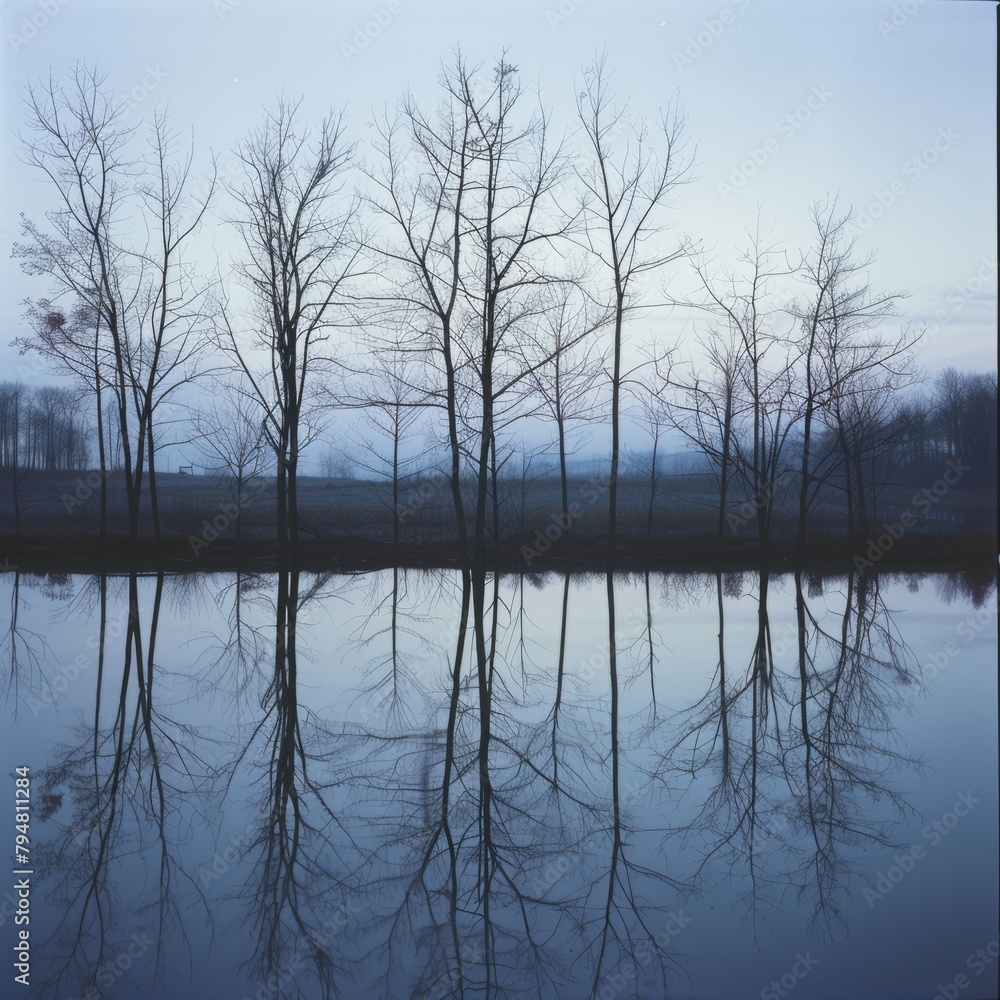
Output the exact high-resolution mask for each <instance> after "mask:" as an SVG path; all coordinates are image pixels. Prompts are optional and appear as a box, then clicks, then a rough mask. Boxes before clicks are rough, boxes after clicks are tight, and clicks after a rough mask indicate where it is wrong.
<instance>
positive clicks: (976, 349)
mask: <svg viewBox="0 0 1000 1000" xmlns="http://www.w3.org/2000/svg"><path fill="white" fill-rule="evenodd" d="M2 25H3V43H2V47H3V52H4V56H3V61H2V65H3V94H4V100H3V122H2V126H3V129H4V135H5V136H7V139H6V140H5V142H4V143H3V148H2V157H3V158H2V161H0V171H2V177H3V195H4V200H3V206H2V216H0V244H2V246H3V254H2V257H3V259H2V260H0V287H2V291H3V298H2V302H3V318H2V322H0V340H2V342H0V360H2V361H3V362H5V363H9V362H10V361H11V359H13V358H14V357H15V354H14V352H13V351H12V350H11V349H10V348H9V346H8V344H9V341H10V340H11V339H12V338H13V337H14V336H16V335H17V334H18V333H19V332H20V329H21V325H22V322H23V321H22V319H21V313H22V307H21V306H20V304H19V303H20V302H21V300H22V299H24V298H25V297H26V296H31V297H33V298H40V297H43V296H44V295H45V294H46V292H47V289H46V287H45V281H44V279H42V278H26V277H24V276H22V275H21V274H20V272H19V269H18V266H17V264H16V262H14V261H11V260H10V246H11V243H12V242H13V241H15V240H17V239H18V238H19V236H20V231H19V223H18V213H19V212H21V211H24V212H26V213H27V214H28V215H29V216H30V217H33V218H36V219H39V220H40V219H41V216H42V213H43V212H44V210H45V208H46V206H47V205H48V204H50V203H51V200H50V195H51V193H50V192H49V191H48V190H47V189H46V187H45V185H44V184H43V183H42V182H41V181H40V180H39V179H38V178H37V177H35V176H34V175H33V174H32V172H30V171H29V170H28V168H26V167H24V166H23V165H22V164H20V163H19V161H18V160H17V157H16V153H15V142H14V139H13V133H14V132H15V131H16V130H17V129H18V128H19V127H20V125H21V122H22V119H23V110H22V108H21V104H20V99H21V95H22V93H23V87H24V84H25V83H26V82H28V81H29V80H32V79H37V78H39V77H41V76H47V75H48V74H49V72H50V70H51V71H52V72H53V73H54V74H56V75H57V76H59V75H63V74H65V72H66V71H67V70H68V69H70V68H71V67H72V66H73V64H74V63H75V62H76V61H77V60H84V61H86V62H87V63H89V64H96V65H97V66H99V67H100V68H102V69H104V70H106V71H107V72H108V74H109V80H108V85H109V87H111V88H112V89H113V90H114V91H116V92H118V93H120V94H122V95H128V94H131V96H132V100H133V103H134V104H135V108H134V110H133V111H132V112H131V114H132V115H133V116H134V117H135V120H136V121H138V120H139V119H140V118H142V117H143V116H147V115H148V114H149V113H150V112H151V111H152V109H153V107H154V106H159V105H166V106H167V107H168V108H169V112H170V116H171V120H172V123H173V124H174V125H175V126H176V127H179V128H183V129H188V128H192V129H193V131H194V138H195V143H196V149H197V153H198V157H199V160H198V162H199V164H200V166H201V168H202V169H205V168H206V167H207V161H208V156H209V151H210V150H211V151H215V152H216V153H217V154H218V155H219V157H220V161H221V163H222V165H223V168H225V164H226V163H227V162H228V161H231V159H232V157H231V156H230V155H229V152H230V150H231V149H232V147H233V144H234V143H235V142H236V141H238V140H239V139H240V138H241V136H243V135H244V133H245V132H246V131H247V130H248V129H249V128H250V127H252V126H253V125H254V124H255V123H256V122H257V121H258V120H259V119H260V116H261V113H262V110H263V108H264V107H265V106H272V105H273V103H274V98H275V96H276V95H277V94H278V93H279V92H281V91H283V92H284V93H286V94H288V95H292V96H302V97H303V98H304V111H305V113H306V114H307V115H308V116H309V117H310V118H313V119H316V120H318V119H319V118H321V117H322V115H323V113H324V112H325V111H326V110H327V109H329V108H330V107H335V108H340V107H343V108H345V109H346V112H347V120H348V123H349V128H350V130H351V131H352V133H353V134H354V135H355V136H356V137H357V138H358V140H359V141H360V142H361V146H362V150H363V151H364V144H365V142H366V128H365V123H366V120H368V119H369V118H370V115H371V111H372V109H373V108H376V109H380V108H382V107H383V106H384V105H389V106H390V107H391V106H393V105H394V104H395V102H396V101H397V99H398V97H399V96H400V94H402V93H403V92H404V91H405V90H406V89H407V88H409V89H411V90H412V91H413V92H414V94H416V95H417V96H418V97H419V96H421V95H424V94H426V95H428V97H429V98H430V99H431V100H434V99H436V94H435V85H436V80H437V77H438V73H439V69H440V64H441V62H442V60H445V59H448V58H449V55H450V53H451V52H452V51H453V50H454V48H455V46H456V45H461V46H462V48H463V50H464V51H465V53H466V54H467V56H468V57H469V59H470V60H472V61H480V60H482V61H487V62H488V61H490V60H492V59H494V58H495V57H496V56H497V55H499V53H500V52H501V51H502V50H503V48H505V47H506V48H508V49H509V53H508V59H509V61H510V62H512V63H514V64H515V65H516V66H517V67H518V68H519V70H520V75H521V77H522V81H523V82H524V83H526V84H528V85H532V86H533V85H535V84H536V83H537V85H538V86H539V87H540V88H541V90H542V95H543V98H544V101H545V103H546V105H547V106H549V107H550V108H551V110H552V114H553V119H554V121H555V123H556V124H557V125H559V126H560V127H561V126H563V125H565V126H566V127H571V126H572V125H573V114H574V93H575V90H574V80H578V79H579V78H580V73H581V68H582V67H583V65H584V64H585V63H587V62H589V61H590V60H591V59H592V57H593V56H594V54H595V52H596V51H598V50H599V49H600V48H601V47H603V46H606V47H607V55H608V64H609V66H610V67H611V68H612V69H613V70H614V73H615V77H614V83H615V89H616V90H617V92H618V94H619V95H620V97H621V98H622V99H623V101H625V102H627V104H628V107H629V109H630V110H632V111H634V112H636V113H641V114H645V115H648V116H650V117H655V116H656V115H657V111H658V109H659V108H660V107H662V106H663V105H664V104H665V103H666V102H667V101H669V100H671V99H675V98H676V99H678V100H679V102H680V104H681V105H682V107H683V109H684V111H685V112H686V114H687V128H686V132H687V137H688V141H689V149H690V151H691V152H693V153H694V154H695V163H694V168H693V173H694V175H695V176H696V177H697V180H696V181H694V182H693V183H691V184H688V185H686V186H685V187H684V188H682V189H681V190H680V191H679V192H678V194H677V197H676V199H675V211H674V213H673V220H674V223H675V226H676V229H675V233H676V235H677V236H678V237H679V236H680V235H681V234H687V235H688V236H690V237H691V238H693V239H695V240H698V241H701V243H702V244H703V245H705V246H707V247H715V248H716V252H717V254H718V255H719V256H720V257H721V258H722V259H723V260H725V259H727V258H729V257H732V256H733V247H734V245H737V244H742V243H743V242H745V234H744V230H745V229H746V228H747V227H750V228H752V227H753V226H754V224H755V220H756V217H757V210H758V205H760V206H761V220H762V224H763V226H764V228H769V229H771V230H772V238H773V239H774V240H781V241H785V242H787V245H788V247H789V249H790V250H791V251H793V253H797V251H798V250H799V249H800V248H806V247H807V246H808V244H809V241H810V238H811V232H810V226H809V220H808V212H809V207H810V204H811V203H812V202H813V201H814V200H816V199H823V198H825V197H827V196H828V195H837V196H838V197H839V203H840V204H841V205H842V206H844V207H847V206H853V207H854V208H855V210H857V211H858V212H859V213H860V214H859V217H858V218H859V227H858V231H859V232H860V235H861V245H862V246H863V247H864V248H865V249H873V250H876V251H877V252H878V261H877V264H876V266H875V269H874V273H873V280H874V284H875V285H876V287H880V288H887V289H909V291H910V292H911V293H912V294H911V297H910V298H909V299H908V300H907V301H906V302H905V303H904V305H903V308H904V310H905V314H906V316H905V318H907V319H910V320H913V321H914V322H917V323H927V324H930V326H931V335H930V336H929V338H928V339H927V340H926V342H925V345H924V347H923V349H922V360H923V361H924V362H925V363H926V364H927V365H928V366H929V367H930V368H931V369H934V368H938V367H940V366H944V365H955V366H957V367H959V368H964V369H977V370H987V369H992V368H994V367H995V348H994V328H995V307H996V244H995V220H996V154H995V150H996V134H995V125H996V108H995V94H996V31H995V9H994V5H993V4H991V3H980V2H972V0H900V2H898V3H878V2H859V0H837V2H810V3H802V2H801V0H800V2H797V3H792V2H787V0H783V2H777V0H729V2H728V3H719V2H714V0H713V2H702V0H627V2H622V3H616V4H612V3H609V2H603V0H583V2H580V3H574V2H573V0H562V2H561V3H560V2H558V0H556V2H549V0H531V2H529V0H503V2H493V0H477V2H468V0H465V2H457V0H456V2H440V0H392V2H391V3H390V2H388V0H368V2H362V3H358V2H353V0H348V2H337V3H329V2H323V3H321V2H315V3H305V2H295V0H292V2H285V3H280V4H279V3H276V2H266V0H181V2H174V3H165V2H160V0H129V2H127V3H126V2H108V0H7V2H5V3H4V4H3V6H2ZM674 322H675V323H676V324H681V325H683V322H684V320H683V318H682V317H678V316H675V317H674ZM677 328H678V329H679V328H680V327H677Z"/></svg>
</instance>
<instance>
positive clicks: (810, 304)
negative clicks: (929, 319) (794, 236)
mask: <svg viewBox="0 0 1000 1000" xmlns="http://www.w3.org/2000/svg"><path fill="white" fill-rule="evenodd" d="M836 209H837V206H836V201H833V202H831V203H828V204H827V205H826V206H825V207H824V206H820V205H819V204H818V203H817V204H815V205H813V208H812V213H811V217H812V222H813V226H814V228H815V230H816V241H815V244H814V247H813V250H812V252H811V253H810V254H809V255H807V256H805V257H804V258H803V260H802V264H801V266H800V271H801V274H802V276H803V278H804V279H805V280H806V281H807V282H808V283H809V286H810V292H809V295H808V298H807V302H806V304H804V305H803V306H799V307H798V308H796V309H795V310H794V314H795V315H796V316H797V318H798V319H799V322H800V324H801V330H802V332H801V340H800V344H799V349H800V351H801V375H800V380H799V381H800V383H801V387H800V388H799V389H798V393H797V394H798V396H799V398H800V402H799V407H800V409H801V420H802V440H801V456H800V460H799V490H798V530H797V550H798V553H799V558H800V559H801V558H802V557H803V556H804V552H805V545H806V539H807V534H808V515H809V511H810V508H811V507H812V505H813V503H814V502H815V500H816V498H817V496H818V494H819V491H820V489H821V488H822V487H823V486H824V485H826V480H827V478H828V475H829V468H830V465H831V458H832V455H831V454H830V453H829V452H828V453H827V454H821V455H815V454H814V451H813V446H814V441H815V432H814V422H816V421H820V422H821V421H823V419H824V416H825V415H826V414H827V413H828V412H829V411H830V410H831V409H833V410H834V411H835V412H837V413H840V414H841V415H843V413H844V407H843V406H841V405H839V402H838V404H837V405H834V400H835V399H836V398H837V397H841V398H843V397H846V396H851V395H857V394H861V393H864V394H866V395H867V393H868V392H869V391H874V392H875V394H876V395H883V400H885V399H886V397H888V396H890V395H892V393H893V392H894V391H895V390H896V389H898V388H900V387H902V386H904V385H905V384H907V382H908V381H909V380H911V379H912V377H913V375H914V372H913V368H912V355H911V350H912V348H913V346H914V345H915V344H916V342H917V341H918V340H919V338H920V333H917V334H912V333H911V332H910V331H909V330H904V331H903V332H902V333H900V334H899V335H898V336H897V337H896V338H895V339H886V338H885V337H883V336H881V335H880V334H879V333H878V332H877V329H878V326H879V324H880V322H881V320H882V319H883V318H884V317H885V316H886V315H888V314H889V313H890V311H891V310H892V308H893V306H894V305H895V303H896V301H897V300H898V298H899V297H900V294H901V293H888V294H886V293H877V292H873V291H872V289H871V286H870V284H869V282H868V279H867V273H868V270H869V268H870V267H871V264H872V260H873V258H872V257H871V256H869V257H866V258H860V257H858V256H857V253H856V250H855V243H856V239H849V240H848V239H847V238H846V236H845V233H846V231H847V228H846V227H847V225H848V223H849V222H850V213H847V214H844V215H837V211H836ZM863 385H865V386H867V389H864V388H863ZM838 437H839V440H840V443H841V446H843V443H844V441H845V440H846V439H845V438H844V436H843V435H839V436H838ZM834 440H837V438H835V439H834ZM837 450H838V451H842V447H841V449H837ZM833 454H836V452H834V453H833ZM849 503H850V501H849ZM863 507H864V505H863V504H862V510H863Z"/></svg>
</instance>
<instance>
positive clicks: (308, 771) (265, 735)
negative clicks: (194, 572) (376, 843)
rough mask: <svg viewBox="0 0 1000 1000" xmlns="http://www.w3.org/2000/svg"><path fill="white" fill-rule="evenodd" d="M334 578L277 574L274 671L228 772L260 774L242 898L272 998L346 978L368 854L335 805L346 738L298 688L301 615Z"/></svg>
mask: <svg viewBox="0 0 1000 1000" xmlns="http://www.w3.org/2000/svg"><path fill="white" fill-rule="evenodd" d="M331 578H332V574H319V575H316V576H311V577H307V578H305V579H304V580H303V577H302V574H301V573H300V572H299V571H298V570H295V569H289V570H284V569H282V570H280V571H279V572H278V574H277V581H276V587H275V589H274V609H273V621H274V626H275V628H274V641H273V645H272V648H271V653H272V670H271V673H270V676H269V677H268V678H267V681H268V682H267V686H266V688H265V689H264V691H263V694H262V695H261V699H260V708H261V713H260V716H259V719H258V721H257V723H256V724H255V726H254V727H253V728H252V730H251V732H250V734H249V736H248V737H244V739H243V742H242V745H241V747H240V749H239V752H238V754H237V757H236V758H235V760H234V761H233V763H232V765H231V768H230V770H229V776H228V780H229V781H231V780H232V778H233V776H234V773H235V769H237V768H239V767H240V766H241V765H242V764H243V763H244V762H249V763H250V764H251V766H253V767H255V768H257V769H258V770H259V771H260V772H261V773H260V777H259V778H258V779H257V781H256V783H257V785H258V786H259V787H260V788H261V789H262V793H261V799H262V801H261V802H260V806H259V808H260V815H261V817H262V818H263V821H262V822H261V823H260V825H259V828H258V829H257V830H256V831H255V835H253V836H252V837H251V840H250V844H249V846H248V848H247V850H246V852H245V853H246V855H247V856H249V857H251V858H252V868H251V870H250V873H249V874H248V876H247V877H246V880H245V882H244V885H243V890H242V892H241V894H240V896H241V898H242V899H245V900H246V901H247V904H248V907H249V909H248V912H247V914H246V917H245V919H246V920H247V922H249V923H250V924H251V925H252V927H253V931H254V936H255V947H254V949H253V952H252V955H251V956H250V957H249V958H248V959H247V960H246V961H245V963H244V968H245V969H246V971H247V973H248V974H249V975H250V977H251V978H252V979H253V980H254V981H255V982H256V984H257V988H258V989H261V990H264V991H265V992H266V995H271V993H277V995H280V996H283V997H293V996H310V995H312V990H313V988H315V989H317V990H318V991H319V994H318V995H320V996H323V997H328V996H331V995H333V994H334V993H336V992H338V991H339V981H340V980H341V979H343V978H344V977H345V976H346V974H347V970H346V964H345V963H344V961H343V960H342V956H341V950H342V949H341V948H340V945H341V941H340V940H339V936H340V933H341V931H342V930H343V929H344V926H345V914H346V913H347V912H349V906H348V905H347V904H346V902H345V890H346V888H347V886H348V874H349V873H350V871H351V869H352V867H353V866H356V865H357V864H358V860H357V855H359V853H360V852H359V851H358V848H357V844H355V842H354V840H353V838H352V835H351V833H350V831H349V830H348V829H347V827H346V826H345V824H344V823H343V822H342V821H341V817H340V812H341V808H342V807H341V804H339V803H338V802H337V801H336V799H335V796H336V790H337V787H338V785H339V784H340V783H341V781H342V779H340V778H337V777H336V773H335V772H336V769H337V760H338V757H339V756H340V755H341V754H342V747H341V744H340V741H339V740H338V739H337V738H336V735H335V734H334V733H333V732H332V731H331V729H330V728H329V726H328V725H327V724H326V723H324V722H323V720H322V719H321V718H320V716H319V715H318V714H316V713H314V712H312V711H310V710H309V709H308V708H306V707H304V706H303V705H302V704H301V702H300V691H299V678H300V675H299V670H300V662H299V649H298V638H299V628H300V618H301V617H302V616H303V615H304V614H305V613H306V612H308V611H309V610H312V609H317V608H321V607H322V604H323V602H324V601H328V600H331V599H332V598H333V596H334V594H333V588H332V587H331V585H330V584H331ZM236 599H237V598H236V597H235V596H234V601H235V600H236ZM336 663H337V660H336V657H334V658H332V664H331V665H335V664H336ZM349 852H353V853H352V856H351V857H348V856H347V855H348V853H349Z"/></svg>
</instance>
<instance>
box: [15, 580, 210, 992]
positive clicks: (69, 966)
mask: <svg viewBox="0 0 1000 1000" xmlns="http://www.w3.org/2000/svg"><path fill="white" fill-rule="evenodd" d="M116 582H118V581H116ZM120 582H121V586H122V590H123V593H119V594H118V595H116V598H117V599H116V602H115V603H116V606H118V607H121V606H125V607H127V611H126V612H125V621H124V623H121V622H120V621H118V620H117V619H114V620H111V621H109V595H108V585H109V579H108V577H107V576H105V575H101V576H99V577H96V578H94V579H93V580H91V581H90V583H89V585H88V597H89V598H91V599H93V600H94V601H95V603H96V606H97V608H98V613H97V619H98V625H97V631H96V633H95V634H94V636H93V642H88V643H87V645H88V648H93V649H94V652H95V655H96V664H95V665H94V667H95V669H94V670H93V676H94V677H95V681H96V689H95V697H94V710H93V720H92V722H91V723H90V724H89V725H86V726H83V727H81V733H82V735H83V739H82V741H81V742H80V743H78V744H76V745H73V746H69V747H64V748H63V749H62V750H61V751H60V753H59V756H58V757H57V759H56V761H55V762H54V763H53V764H51V765H49V766H48V767H46V768H44V769H41V770H39V771H38V772H37V773H36V782H37V785H36V787H37V789H38V791H39V792H40V795H39V798H40V800H41V801H42V803H43V806H42V810H41V811H40V813H39V814H38V820H39V822H40V823H46V822H47V823H51V824H52V826H51V827H50V829H53V830H54V831H55V832H54V833H53V834H51V835H50V836H49V837H48V838H46V839H44V840H40V842H39V843H38V844H37V845H36V851H35V859H34V860H35V862H36V865H37V866H38V868H39V869H40V870H43V871H46V872H54V873H58V874H59V876H60V878H59V882H58V884H57V885H56V887H55V888H54V889H53V890H52V897H51V898H52V902H53V903H54V904H55V906H56V908H57V910H58V912H59V915H60V919H59V922H58V925H57V927H56V930H55V932H54V934H53V937H52V939H51V941H50V947H51V949H52V950H51V955H52V957H51V959H50V961H49V968H47V969H45V970H44V971H43V970H40V972H41V975H42V976H43V977H44V989H47V990H49V991H51V993H53V994H56V993H58V992H60V991H62V990H64V989H67V988H72V989H77V990H82V991H84V992H85V991H86V990H88V989H91V988H97V989H107V988H109V986H110V985H113V984H114V983H115V982H116V981H117V979H118V977H119V976H121V975H123V974H124V973H123V965H124V967H125V969H127V968H129V967H130V966H131V965H132V964H133V961H134V963H135V964H136V965H139V964H145V963H147V962H151V963H152V968H153V974H154V978H155V981H156V983H157V984H158V985H159V986H160V987H161V988H162V989H164V990H165V989H166V985H165V976H166V971H167V956H166V951H165V948H164V945H165V944H166V942H167V941H168V940H169V939H171V937H176V938H178V939H179V942H180V944H181V946H182V947H183V946H184V944H185V943H186V940H187V938H186V933H185V924H184V919H183V916H182V913H184V912H186V907H184V906H183V905H182V902H181V900H180V899H179V898H178V897H179V892H180V887H181V886H182V885H187V887H188V888H191V889H193V891H194V892H195V893H197V892H198V890H197V887H196V886H194V883H193V881H192V879H191V878H190V876H189V875H188V874H187V873H186V872H185V870H184V868H183V867H182V865H181V863H180V861H179V859H178V849H179V847H180V845H181V843H182V842H183V840H184V838H185V835H186V834H185V832H186V830H187V829H189V828H190V824H191V823H192V820H193V819H194V816H195V814H196V813H197V811H198V807H199V803H200V798H199V794H200V793H201V792H202V791H203V790H204V788H203V784H202V778H201V777H200V776H199V774H198V768H199V766H200V761H199V759H198V756H197V754H196V753H195V751H193V750H192V749H191V746H192V742H193V739H192V738H193V736H194V734H193V732H192V731H191V730H190V728H189V727H187V726H185V725H184V724H182V723H178V722H176V721H174V720H172V719H170V718H168V717H166V716H165V715H164V714H163V713H162V712H161V711H160V710H159V709H158V707H157V693H158V688H159V685H160V683H161V681H162V670H161V667H160V665H159V664H157V662H156V657H157V650H156V634H157V627H158V622H159V615H160V608H161V603H162V598H163V589H164V576H163V573H162V572H161V573H158V574H157V575H156V577H155V581H154V583H153V589H154V592H153V596H152V602H151V604H150V605H148V606H147V605H143V604H142V603H141V602H140V586H139V579H138V575H137V574H136V573H134V572H133V573H131V574H130V575H129V576H128V578H127V579H124V580H122V581H120ZM112 632H113V633H114V636H115V637H116V638H120V639H121V641H120V642H118V641H114V640H112V639H111V633H112ZM109 641H113V642H114V647H115V648H116V649H120V652H121V658H120V660H112V659H111V657H110V655H109V653H108V649H109ZM119 663H120V664H121V666H120V677H119ZM106 706H109V707H110V710H111V711H110V719H107V720H106V719H105V718H104V717H103V714H104V711H105V707H106ZM201 821H202V822H203V820H201ZM147 879H149V880H150V883H151V884H152V886H153V892H152V895H153V898H152V899H150V900H146V901H142V900H141V899H140V900H135V899H130V900H127V901H126V900H123V899H122V898H121V897H122V896H123V895H124V892H125V887H126V886H142V885H143V884H144V883H145V882H146V880H147ZM137 917H138V919H137ZM137 930H141V931H142V932H143V936H142V937H141V938H136V936H135V932H136V931H137ZM146 935H148V937H146ZM147 951H149V952H151V955H148V956H146V952H147ZM124 955H127V956H128V958H129V961H128V963H125V962H124V961H120V960H121V959H122V956H124ZM141 956H145V957H141ZM175 960H176V955H175V956H173V958H172V960H171V964H173V962H174V961H175ZM116 962H117V963H118V964H115V963H116Z"/></svg>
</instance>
